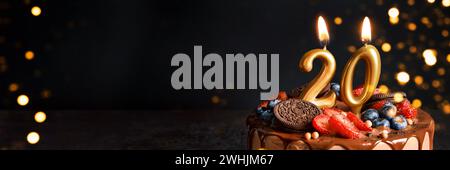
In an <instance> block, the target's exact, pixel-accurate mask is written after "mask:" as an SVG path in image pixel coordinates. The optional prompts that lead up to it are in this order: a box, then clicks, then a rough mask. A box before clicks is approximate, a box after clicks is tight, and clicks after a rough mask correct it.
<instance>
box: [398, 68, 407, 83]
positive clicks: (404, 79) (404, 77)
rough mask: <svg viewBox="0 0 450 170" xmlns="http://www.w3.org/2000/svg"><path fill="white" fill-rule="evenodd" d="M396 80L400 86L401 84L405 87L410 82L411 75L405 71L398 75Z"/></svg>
mask: <svg viewBox="0 0 450 170" xmlns="http://www.w3.org/2000/svg"><path fill="white" fill-rule="evenodd" d="M396 78H397V81H398V84H400V85H405V84H406V83H408V82H409V74H408V73H407V72H404V71H402V72H399V73H397V76H396Z"/></svg>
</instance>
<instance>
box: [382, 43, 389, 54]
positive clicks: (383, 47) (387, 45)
mask: <svg viewBox="0 0 450 170" xmlns="http://www.w3.org/2000/svg"><path fill="white" fill-rule="evenodd" d="M381 50H383V51H384V52H389V51H391V44H389V43H383V44H382V45H381Z"/></svg>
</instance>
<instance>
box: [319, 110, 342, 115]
mask: <svg viewBox="0 0 450 170" xmlns="http://www.w3.org/2000/svg"><path fill="white" fill-rule="evenodd" d="M322 111H323V113H324V114H326V115H328V116H333V115H336V114H341V113H342V110H339V109H338V108H324V109H322Z"/></svg>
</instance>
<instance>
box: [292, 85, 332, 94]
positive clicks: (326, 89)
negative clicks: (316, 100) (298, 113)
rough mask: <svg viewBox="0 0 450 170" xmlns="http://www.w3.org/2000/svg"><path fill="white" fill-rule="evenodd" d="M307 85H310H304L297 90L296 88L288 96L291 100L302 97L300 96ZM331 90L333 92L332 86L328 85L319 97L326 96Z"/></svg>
mask: <svg viewBox="0 0 450 170" xmlns="http://www.w3.org/2000/svg"><path fill="white" fill-rule="evenodd" d="M307 85H308V84H304V85H302V86H300V87H297V88H295V89H292V90H291V91H290V92H289V94H288V96H289V98H297V97H298V96H300V94H301V93H302V91H303V89H305V87H306V86H307ZM330 90H331V84H330V83H328V85H327V86H325V88H323V89H322V91H320V93H319V95H318V96H317V97H322V96H323V95H325V94H326V93H328V91H330Z"/></svg>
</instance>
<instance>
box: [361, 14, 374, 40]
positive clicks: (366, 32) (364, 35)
mask: <svg viewBox="0 0 450 170" xmlns="http://www.w3.org/2000/svg"><path fill="white" fill-rule="evenodd" d="M371 32H372V30H371V29H370V20H369V18H368V17H365V18H364V21H363V26H362V31H361V39H362V41H363V42H364V43H368V42H370V40H371V39H372V35H371Z"/></svg>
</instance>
